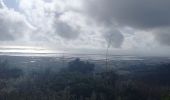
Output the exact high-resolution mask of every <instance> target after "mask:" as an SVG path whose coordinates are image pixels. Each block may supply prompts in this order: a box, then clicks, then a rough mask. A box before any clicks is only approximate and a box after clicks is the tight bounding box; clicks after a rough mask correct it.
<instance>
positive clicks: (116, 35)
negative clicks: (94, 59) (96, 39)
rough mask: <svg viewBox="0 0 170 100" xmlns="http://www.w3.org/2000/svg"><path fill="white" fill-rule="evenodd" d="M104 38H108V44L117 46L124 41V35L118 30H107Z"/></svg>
mask: <svg viewBox="0 0 170 100" xmlns="http://www.w3.org/2000/svg"><path fill="white" fill-rule="evenodd" d="M104 38H105V39H106V42H107V44H108V46H112V47H116V48H119V47H120V46H121V45H122V43H123V41H124V36H123V35H122V34H121V32H120V31H118V30H112V31H108V32H105V34H104Z"/></svg>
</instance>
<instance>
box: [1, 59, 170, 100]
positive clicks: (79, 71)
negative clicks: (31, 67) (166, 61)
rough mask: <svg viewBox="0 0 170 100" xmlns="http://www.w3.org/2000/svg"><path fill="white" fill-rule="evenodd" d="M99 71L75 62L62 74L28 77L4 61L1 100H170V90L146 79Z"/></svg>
mask: <svg viewBox="0 0 170 100" xmlns="http://www.w3.org/2000/svg"><path fill="white" fill-rule="evenodd" d="M166 66H168V65H166ZM95 69H96V68H95V65H94V64H92V63H90V62H85V61H81V60H80V59H75V60H73V61H71V62H69V63H68V66H67V67H65V68H62V69H60V71H58V72H57V71H55V70H52V69H51V68H46V69H44V70H38V71H32V72H29V73H27V74H24V73H23V72H22V70H21V69H19V68H17V67H10V64H9V63H8V61H2V62H1V63H0V100H170V95H169V94H170V90H169V89H168V88H169V87H165V86H164V87H163V86H161V85H159V86H158V85H155V86H154V85H151V84H149V83H147V82H146V80H143V79H144V78H143V77H144V76H143V77H142V78H141V80H139V79H138V80H137V79H129V78H124V76H120V75H118V74H116V72H115V71H114V70H110V71H103V72H96V70H95ZM162 69H165V68H164V67H163V68H162ZM166 72H167V70H166ZM167 73H168V72H167ZM160 74H162V73H160V72H159V75H160ZM149 75H150V74H149ZM163 75H164V74H163ZM147 77H148V76H147Z"/></svg>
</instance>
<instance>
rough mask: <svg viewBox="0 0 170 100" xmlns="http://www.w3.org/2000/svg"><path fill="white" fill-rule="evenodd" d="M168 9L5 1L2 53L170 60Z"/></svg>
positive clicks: (95, 0)
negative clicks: (15, 50) (28, 49)
mask: <svg viewBox="0 0 170 100" xmlns="http://www.w3.org/2000/svg"><path fill="white" fill-rule="evenodd" d="M169 9H170V1H169V0H0V48H2V47H17V48H18V47H20V46H21V47H22V48H23V47H26V46H29V47H36V48H38V47H39V48H41V49H42V48H46V49H49V50H54V51H55V50H56V51H57V50H60V51H76V52H81V53H87V52H94V53H96V52H98V53H100V52H103V51H104V50H105V49H106V47H107V46H109V47H110V52H111V53H113V54H139V55H162V56H165V55H170V10H169ZM1 51H2V50H1Z"/></svg>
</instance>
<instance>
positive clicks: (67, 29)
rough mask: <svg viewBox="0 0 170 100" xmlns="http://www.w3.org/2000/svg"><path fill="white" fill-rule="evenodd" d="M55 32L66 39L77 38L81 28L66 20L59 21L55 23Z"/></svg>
mask: <svg viewBox="0 0 170 100" xmlns="http://www.w3.org/2000/svg"><path fill="white" fill-rule="evenodd" d="M54 28H55V33H57V34H58V35H59V36H61V37H63V38H66V39H75V38H77V36H78V35H79V32H80V31H79V30H78V29H74V28H73V27H71V26H70V25H68V24H67V23H66V22H62V21H57V22H55V23H54Z"/></svg>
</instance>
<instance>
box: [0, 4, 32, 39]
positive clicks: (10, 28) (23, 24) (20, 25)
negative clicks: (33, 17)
mask: <svg viewBox="0 0 170 100" xmlns="http://www.w3.org/2000/svg"><path fill="white" fill-rule="evenodd" d="M0 4H1V5H3V6H2V8H0V30H1V31H0V41H14V40H17V39H21V38H22V37H23V36H24V35H25V34H26V33H27V32H28V29H31V27H30V26H29V23H28V22H27V21H26V19H25V17H24V16H23V15H22V14H20V13H18V12H15V11H14V10H10V9H8V8H6V7H5V5H4V4H3V2H2V1H1V3H0Z"/></svg>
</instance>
